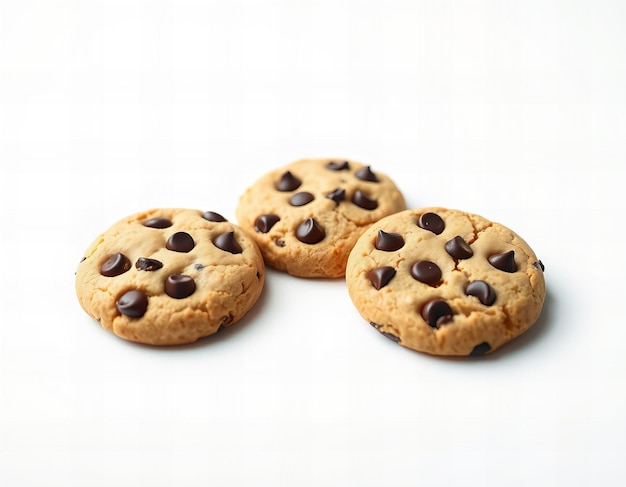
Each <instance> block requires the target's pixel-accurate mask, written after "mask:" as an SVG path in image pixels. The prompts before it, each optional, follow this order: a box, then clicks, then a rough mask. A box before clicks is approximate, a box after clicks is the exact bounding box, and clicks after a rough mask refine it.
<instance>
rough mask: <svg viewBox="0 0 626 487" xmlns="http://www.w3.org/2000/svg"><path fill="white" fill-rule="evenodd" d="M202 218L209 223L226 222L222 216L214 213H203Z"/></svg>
mask: <svg viewBox="0 0 626 487" xmlns="http://www.w3.org/2000/svg"><path fill="white" fill-rule="evenodd" d="M202 218H204V219H205V220H208V221H210V222H216V223H219V222H227V221H228V220H227V219H226V218H224V217H223V216H222V215H220V214H219V213H215V212H214V211H205V212H204V213H203V214H202Z"/></svg>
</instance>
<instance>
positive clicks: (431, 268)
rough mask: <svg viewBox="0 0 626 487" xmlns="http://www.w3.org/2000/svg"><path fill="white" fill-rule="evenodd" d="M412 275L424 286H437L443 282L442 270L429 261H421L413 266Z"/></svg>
mask: <svg viewBox="0 0 626 487" xmlns="http://www.w3.org/2000/svg"><path fill="white" fill-rule="evenodd" d="M411 275H412V276H413V278H415V279H417V280H418V281H420V282H423V283H424V284H428V285H429V286H435V285H436V284H439V282H440V281H441V269H440V268H439V266H438V265H437V264H435V263H434V262H431V261H429V260H420V261H419V262H416V263H415V264H413V265H412V266H411Z"/></svg>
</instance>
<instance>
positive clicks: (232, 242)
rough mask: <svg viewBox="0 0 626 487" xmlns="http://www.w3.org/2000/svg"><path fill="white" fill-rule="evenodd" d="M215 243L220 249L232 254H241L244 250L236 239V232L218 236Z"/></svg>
mask: <svg viewBox="0 0 626 487" xmlns="http://www.w3.org/2000/svg"><path fill="white" fill-rule="evenodd" d="M213 243H214V244H215V246H216V247H217V248H218V249H221V250H224V251H225V252H230V253H231V254H241V253H242V252H243V249H242V248H241V245H239V244H238V243H237V240H236V239H235V232H224V233H222V234H220V235H218V236H217V237H216V238H215V240H213Z"/></svg>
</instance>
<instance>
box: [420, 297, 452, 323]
mask: <svg viewBox="0 0 626 487" xmlns="http://www.w3.org/2000/svg"><path fill="white" fill-rule="evenodd" d="M452 316H453V313H452V309H451V308H450V305H449V304H448V303H446V302H445V301H444V300H443V299H434V300H432V301H429V302H428V303H426V304H425V305H424V307H423V308H422V318H424V319H425V320H426V323H428V324H429V325H430V326H431V327H433V328H441V327H442V326H443V325H445V324H446V323H449V322H450V321H452Z"/></svg>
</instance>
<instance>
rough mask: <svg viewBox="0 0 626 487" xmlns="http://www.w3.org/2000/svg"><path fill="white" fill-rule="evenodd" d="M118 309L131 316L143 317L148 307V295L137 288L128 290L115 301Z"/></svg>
mask: <svg viewBox="0 0 626 487" xmlns="http://www.w3.org/2000/svg"><path fill="white" fill-rule="evenodd" d="M115 307H116V308H117V310H118V311H119V312H120V313H122V314H123V315H126V316H130V317H131V318H141V317H142V316H143V315H144V314H145V313H146V310H147V309H148V297H147V296H146V295H145V294H144V293H142V292H141V291H137V290H136V289H134V290H132V291H127V292H126V293H124V294H123V295H122V296H121V297H120V299H118V300H117V303H115Z"/></svg>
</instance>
